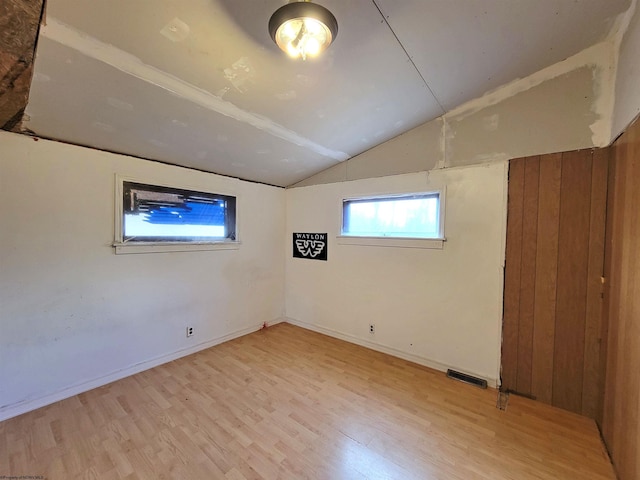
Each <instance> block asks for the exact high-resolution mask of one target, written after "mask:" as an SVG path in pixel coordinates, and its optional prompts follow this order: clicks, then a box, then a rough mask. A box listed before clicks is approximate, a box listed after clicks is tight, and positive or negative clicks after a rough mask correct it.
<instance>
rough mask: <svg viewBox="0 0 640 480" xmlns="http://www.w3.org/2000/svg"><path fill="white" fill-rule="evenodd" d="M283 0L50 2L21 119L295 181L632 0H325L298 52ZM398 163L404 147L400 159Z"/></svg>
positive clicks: (494, 82) (537, 64) (591, 27)
mask: <svg viewBox="0 0 640 480" xmlns="http://www.w3.org/2000/svg"><path fill="white" fill-rule="evenodd" d="M284 3H285V1H284V0H182V1H178V0H133V1H132V0H91V1H78V0H47V12H46V25H45V26H43V27H42V29H41V34H40V38H39V40H38V48H37V57H36V61H35V75H34V80H33V84H32V87H31V92H30V97H29V104H28V107H27V111H26V113H27V115H28V116H29V118H30V119H29V120H28V121H27V123H26V127H27V128H29V129H30V130H32V131H33V132H35V133H36V134H38V135H41V136H44V137H50V138H55V139H59V140H63V141H68V142H72V143H77V144H81V145H88V146H91V147H96V148H100V149H104V150H109V151H114V152H120V153H125V154H130V155H135V156H139V157H143V158H150V159H154V160H159V161H163V162H167V163H172V164H177V165H183V166H187V167H193V168H198V169H201V170H206V171H211V172H215V173H220V174H224V175H231V176H235V177H240V178H244V179H248V180H255V181H260V182H265V183H269V184H273V185H280V186H286V185H291V184H293V183H295V182H297V181H299V180H302V179H304V178H306V177H309V176H310V175H313V174H314V173H316V172H318V171H321V170H324V169H325V168H328V167H330V166H332V165H334V164H336V163H338V162H340V161H343V160H346V159H347V158H349V157H351V156H354V155H357V154H359V153H362V152H363V151H365V150H368V149H369V148H372V147H374V146H376V145H378V144H380V143H382V142H384V141H386V140H389V139H390V138H393V137H395V136H397V135H399V134H401V133H403V132H405V131H407V130H409V129H411V128H413V127H415V126H417V125H419V124H421V123H424V122H426V121H429V120H431V119H433V118H436V117H438V116H440V115H442V114H443V113H445V112H446V111H449V110H451V109H452V108H454V107H456V106H458V105H460V104H462V103H464V102H465V101H468V100H470V99H473V98H476V97H479V96H481V95H482V94H483V93H485V92H487V91H490V90H493V89H495V88H497V87H499V86H500V85H503V84H505V83H507V82H509V81H512V80H514V79H516V78H522V77H525V76H527V75H530V74H531V73H534V72H536V71H538V70H540V69H542V68H544V67H546V66H548V65H551V64H553V63H556V62H558V61H560V60H563V59H564V58H566V57H568V56H571V55H573V54H575V53H577V52H579V51H580V50H583V49H584V48H587V47H588V46H591V45H593V44H595V43H597V42H599V41H601V40H603V39H604V38H605V37H606V35H607V34H608V32H609V30H610V29H611V26H612V24H613V21H614V20H615V17H616V16H617V15H618V14H620V13H622V12H623V11H625V10H626V9H627V8H628V7H629V4H630V0H483V1H479V0H431V1H427V0H373V1H372V0H318V3H321V4H322V5H323V6H325V7H327V8H328V9H330V10H331V11H332V12H333V14H334V15H335V16H336V18H337V20H338V24H339V33H338V36H337V39H336V41H335V43H334V44H333V45H332V46H331V47H330V48H329V50H328V51H326V52H325V54H324V56H323V57H321V58H319V59H316V60H314V61H307V62H301V61H297V62H296V61H291V60H289V59H288V58H287V57H286V55H285V54H284V53H282V52H281V51H280V50H278V48H277V47H276V46H275V45H274V44H273V42H272V41H271V39H270V37H269V35H268V32H267V23H268V20H269V17H270V16H271V14H272V13H273V12H274V11H275V10H276V9H277V8H278V7H280V6H281V5H283V4H284ZM390 161H393V159H390Z"/></svg>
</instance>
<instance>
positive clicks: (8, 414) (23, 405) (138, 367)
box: [0, 318, 286, 421]
mask: <svg viewBox="0 0 640 480" xmlns="http://www.w3.org/2000/svg"><path fill="white" fill-rule="evenodd" d="M283 321H286V319H284V318H277V319H275V320H273V321H271V322H267V324H268V325H269V326H271V325H275V324H277V323H281V322H283ZM262 326H263V324H262V323H261V324H259V325H252V326H250V327H246V328H241V329H240V330H236V331H234V332H231V333H228V334H226V335H222V336H220V337H216V338H213V339H211V340H207V341H206V342H202V343H199V344H197V345H193V346H191V347H189V348H184V349H182V350H177V351H175V352H171V353H168V354H165V355H160V356H158V357H155V358H152V359H149V360H145V361H144V362H140V363H137V364H135V365H132V366H130V367H127V368H123V369H120V370H116V371H115V372H111V373H108V374H106V375H103V376H101V377H98V378H95V379H92V380H89V381H85V382H80V383H77V384H74V385H71V386H70V387H66V388H63V389H62V390H58V391H56V392H53V393H50V394H47V395H45V396H43V397H38V398H34V399H28V400H24V401H21V402H18V403H14V404H12V405H6V406H4V407H0V421H3V420H7V419H9V418H12V417H17V416H18V415H22V414H23V413H27V412H30V411H32V410H36V409H38V408H41V407H45V406H47V405H50V404H52V403H55V402H58V401H60V400H64V399H65V398H69V397H73V396H74V395H78V394H79V393H83V392H87V391H89V390H93V389H94V388H98V387H102V386H103V385H107V384H108V383H111V382H115V381H116V380H120V379H122V378H125V377H128V376H131V375H134V374H136V373H139V372H143V371H145V370H149V369H150V368H153V367H157V366H158V365H162V364H163V363H167V362H171V361H173V360H177V359H178V358H181V357H186V356H187V355H191V354H193V353H196V352H199V351H200V350H205V349H207V348H211V347H213V346H215V345H219V344H221V343H224V342H228V341H229V340H233V339H234V338H238V337H242V336H244V335H247V334H249V333H253V332H256V331H258V330H260V329H261V328H262Z"/></svg>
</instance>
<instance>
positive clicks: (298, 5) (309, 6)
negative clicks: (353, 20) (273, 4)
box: [269, 0, 338, 60]
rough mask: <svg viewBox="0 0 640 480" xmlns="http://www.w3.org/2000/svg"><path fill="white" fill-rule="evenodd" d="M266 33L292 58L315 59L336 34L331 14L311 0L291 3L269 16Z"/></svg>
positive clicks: (334, 18) (335, 26)
mask: <svg viewBox="0 0 640 480" xmlns="http://www.w3.org/2000/svg"><path fill="white" fill-rule="evenodd" d="M269 34H270V35H271V38H272V39H273V41H274V42H276V45H278V47H280V49H281V50H283V51H284V52H286V53H287V55H289V56H290V57H292V58H302V59H303V60H306V59H307V57H315V56H317V55H319V54H320V53H321V52H322V51H323V50H325V49H326V48H327V47H328V46H329V45H331V42H333V40H335V38H336V35H338V22H337V21H336V17H334V16H333V14H332V13H331V12H330V11H329V10H327V9H326V8H324V7H323V6H321V5H318V4H317V3H311V1H310V0H301V1H292V2H290V3H287V4H286V5H283V6H282V7H280V8H279V9H278V10H276V11H275V12H274V14H273V15H271V19H270V20H269Z"/></svg>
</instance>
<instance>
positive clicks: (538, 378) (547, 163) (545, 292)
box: [531, 153, 562, 403]
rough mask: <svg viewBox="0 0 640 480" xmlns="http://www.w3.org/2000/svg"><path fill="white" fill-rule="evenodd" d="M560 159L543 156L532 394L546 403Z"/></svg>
mask: <svg viewBox="0 0 640 480" xmlns="http://www.w3.org/2000/svg"><path fill="white" fill-rule="evenodd" d="M561 161H562V155H561V154H559V153H557V154H550V155H543V156H542V157H541V158H540V188H539V198H538V210H539V212H540V214H539V215H538V229H537V236H538V239H537V257H536V282H535V307H534V329H533V360H532V372H531V374H532V375H531V394H532V395H533V396H534V397H535V398H536V399H538V400H540V401H542V402H545V403H551V401H552V393H553V351H554V338H555V318H556V285H557V271H558V229H559V222H560V175H561V172H562V163H561Z"/></svg>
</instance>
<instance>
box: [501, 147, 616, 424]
mask: <svg viewBox="0 0 640 480" xmlns="http://www.w3.org/2000/svg"><path fill="white" fill-rule="evenodd" d="M607 168H608V150H600V149H598V150H580V151H574V152H566V153H559V154H549V155H541V156H535V157H528V158H520V159H515V160H512V161H511V162H510V166H509V200H508V215H507V245H506V264H505V293H504V323H503V343H502V389H503V390H505V391H507V390H508V391H512V392H517V393H519V394H522V395H527V396H531V397H533V398H535V399H537V400H540V401H542V402H545V403H549V404H552V405H555V406H558V407H561V408H564V409H567V410H570V411H573V412H577V413H581V414H584V415H587V416H589V417H592V418H595V416H596V413H597V410H598V402H599V399H600V391H601V388H600V386H601V378H602V377H603V373H604V372H603V368H604V363H603V362H601V361H600V337H601V329H602V323H601V319H602V315H601V306H602V281H601V278H602V275H603V261H604V260H603V259H604V235H605V214H606V200H607Z"/></svg>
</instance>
